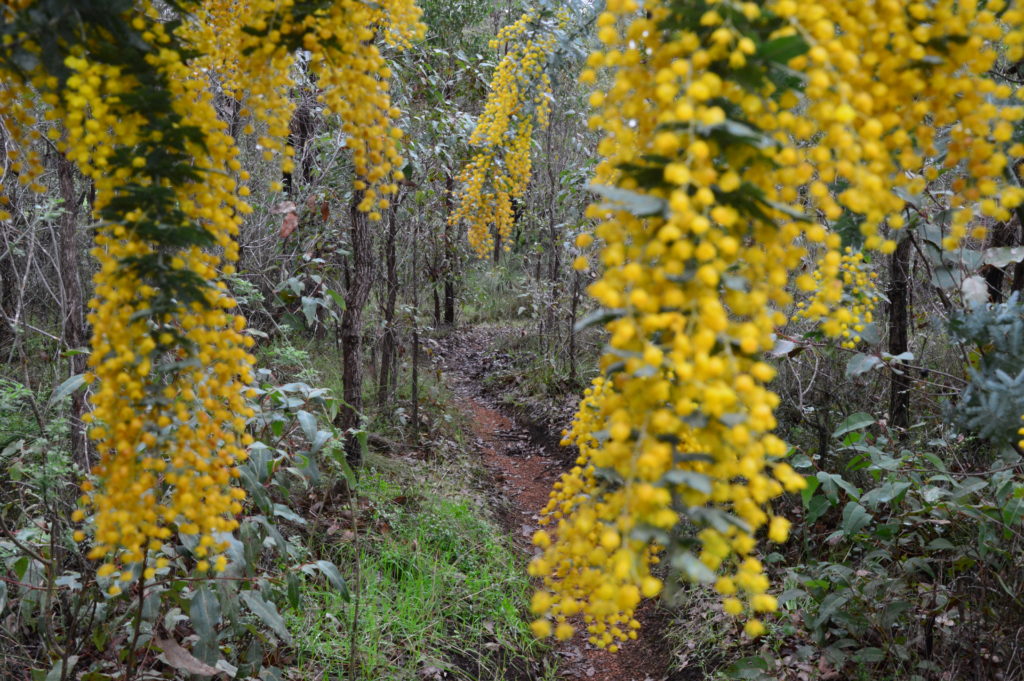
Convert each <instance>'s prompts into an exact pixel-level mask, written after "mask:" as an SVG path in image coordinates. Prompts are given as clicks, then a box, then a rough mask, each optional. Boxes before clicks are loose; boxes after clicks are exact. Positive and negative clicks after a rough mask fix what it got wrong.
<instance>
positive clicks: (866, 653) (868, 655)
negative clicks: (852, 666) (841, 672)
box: [850, 648, 886, 664]
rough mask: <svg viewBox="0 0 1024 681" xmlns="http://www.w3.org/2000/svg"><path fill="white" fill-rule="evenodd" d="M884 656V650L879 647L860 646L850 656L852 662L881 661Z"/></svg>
mask: <svg viewBox="0 0 1024 681" xmlns="http://www.w3.org/2000/svg"><path fill="white" fill-rule="evenodd" d="M885 657H886V655H885V651H884V650H882V649H881V648H861V649H860V650H858V651H857V652H855V653H854V654H853V657H852V658H850V659H852V660H853V661H854V662H860V663H862V664H863V663H865V662H881V661H882V660H884V659H885Z"/></svg>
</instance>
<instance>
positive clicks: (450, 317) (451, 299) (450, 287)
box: [442, 173, 456, 326]
mask: <svg viewBox="0 0 1024 681" xmlns="http://www.w3.org/2000/svg"><path fill="white" fill-rule="evenodd" d="M444 182H445V193H444V203H445V213H446V215H451V213H452V196H453V194H454V192H455V178H454V177H453V176H452V174H451V173H448V174H447V175H446V176H445V179H444ZM454 231H455V226H454V225H451V224H449V223H448V221H447V220H445V223H444V261H443V263H442V272H443V277H444V323H445V325H446V326H455V262H456V257H455V235H454Z"/></svg>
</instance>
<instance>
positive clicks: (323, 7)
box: [184, 0, 426, 220]
mask: <svg viewBox="0 0 1024 681" xmlns="http://www.w3.org/2000/svg"><path fill="white" fill-rule="evenodd" d="M199 10H200V11H199V13H198V14H197V17H196V21H194V22H190V23H189V24H186V26H185V29H184V34H185V35H186V36H187V38H188V40H189V42H190V43H191V44H193V45H194V46H195V47H196V49H197V51H198V52H199V53H200V54H201V55H202V56H201V57H200V58H199V59H197V60H196V61H195V63H194V67H195V68H196V69H209V71H210V72H211V73H213V74H217V76H218V77H219V79H220V80H221V87H222V88H223V90H224V92H225V93H226V94H228V95H229V96H231V97H234V98H235V99H236V100H238V101H239V102H242V103H243V104H244V105H245V108H243V109H242V113H244V114H247V115H251V116H252V117H253V118H254V119H255V120H257V121H261V122H262V123H263V124H264V125H265V126H266V130H265V132H264V133H263V134H261V135H260V136H259V138H258V140H257V142H258V144H259V145H260V147H262V149H263V156H264V159H265V160H268V161H269V160H274V159H275V158H276V159H279V161H280V164H281V168H282V170H283V171H284V172H286V173H290V172H292V170H293V169H294V165H295V163H294V158H293V157H294V154H295V150H294V149H292V148H291V147H290V146H289V145H288V130H289V129H288V124H289V121H290V119H291V116H292V113H293V111H294V109H295V103H294V101H292V99H291V97H290V96H289V93H290V91H291V90H293V89H294V88H296V87H297V79H298V78H300V71H301V70H303V69H304V70H306V71H307V77H308V78H309V79H310V80H312V82H314V83H315V87H316V88H317V91H318V93H319V94H318V100H319V101H320V103H321V104H322V105H323V107H324V110H325V112H326V113H330V114H336V115H338V116H339V117H340V119H341V120H342V121H343V123H342V130H343V132H344V133H345V135H346V142H345V144H346V146H347V147H348V148H350V149H351V150H352V162H353V165H354V167H355V175H356V178H355V189H356V190H359V191H363V199H362V202H361V204H360V205H359V208H360V210H363V211H364V212H369V213H370V218H371V219H374V220H378V219H380V212H379V211H380V210H383V209H386V208H387V207H388V206H389V205H390V200H389V199H388V196H390V195H392V194H394V193H395V192H397V191H398V186H397V184H396V182H398V181H400V180H402V179H403V177H404V175H403V173H402V170H401V169H402V167H403V165H404V163H405V161H404V160H403V158H402V156H401V153H400V152H399V140H400V139H401V137H402V130H401V129H400V128H398V127H397V126H396V125H395V121H396V120H397V118H398V117H399V115H400V114H401V111H400V110H399V109H398V108H397V107H394V106H392V103H391V98H390V95H389V90H390V79H391V75H392V74H391V69H390V67H389V66H388V63H387V60H386V59H385V57H384V55H383V53H382V52H381V48H380V46H379V45H378V44H377V40H376V39H377V37H378V36H381V37H383V39H384V41H385V42H387V43H388V44H390V45H392V46H395V47H398V48H405V47H408V46H409V45H411V42H412V41H413V40H418V39H420V38H422V37H423V34H424V32H425V30H426V27H425V26H424V25H423V23H422V22H421V21H420V17H421V15H422V10H421V9H420V8H419V7H418V6H417V5H416V4H415V2H414V0H382V1H381V2H377V3H366V2H362V1H361V0H335V1H334V2H329V3H318V4H312V5H311V4H310V3H296V2H294V0H284V1H283V2H281V1H279V0H207V1H206V2H203V3H202V4H201V6H200V8H199ZM300 53H301V55H302V56H301V58H300V56H299V55H300ZM255 131H256V127H255V125H253V124H252V123H250V124H249V125H248V126H247V127H246V129H245V132H246V133H247V134H252V133H253V132H255Z"/></svg>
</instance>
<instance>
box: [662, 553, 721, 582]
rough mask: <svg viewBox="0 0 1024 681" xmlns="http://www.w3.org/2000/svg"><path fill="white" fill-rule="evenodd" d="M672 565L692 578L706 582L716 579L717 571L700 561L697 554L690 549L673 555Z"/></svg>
mask: <svg viewBox="0 0 1024 681" xmlns="http://www.w3.org/2000/svg"><path fill="white" fill-rule="evenodd" d="M672 567H673V568H675V569H676V570H679V571H681V572H682V573H683V574H685V575H686V576H687V577H689V578H690V579H692V580H694V581H696V582H703V583H705V584H707V583H709V582H713V581H715V573H714V572H712V571H711V570H710V569H709V568H708V566H707V565H705V564H704V563H702V562H700V560H698V559H697V557H696V556H694V555H693V554H692V553H690V552H689V551H683V552H681V553H677V554H675V555H673V556H672Z"/></svg>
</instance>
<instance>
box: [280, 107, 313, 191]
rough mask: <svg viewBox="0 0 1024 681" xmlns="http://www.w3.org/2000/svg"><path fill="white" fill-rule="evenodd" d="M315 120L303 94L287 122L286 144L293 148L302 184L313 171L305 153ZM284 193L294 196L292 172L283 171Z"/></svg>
mask: <svg viewBox="0 0 1024 681" xmlns="http://www.w3.org/2000/svg"><path fill="white" fill-rule="evenodd" d="M315 126H316V121H315V120H314V118H313V103H312V102H311V101H309V100H308V99H307V97H305V96H303V97H302V99H301V100H300V101H299V103H298V104H297V105H296V107H295V112H294V113H292V118H291V120H290V121H289V122H288V144H290V145H291V147H292V149H294V150H295V156H294V157H293V158H294V159H295V162H296V165H297V166H298V168H297V170H298V173H299V176H300V177H301V178H302V184H303V186H307V185H308V184H309V181H310V179H311V178H312V173H313V167H312V166H313V156H312V154H309V153H306V145H307V144H308V143H309V140H310V138H311V137H312V136H313V132H314V128H315ZM282 184H283V185H284V191H285V193H286V194H287V195H288V196H289V197H290V198H292V199H294V198H295V196H296V191H297V188H296V187H295V178H294V177H293V173H284V177H283V182H282Z"/></svg>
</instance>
